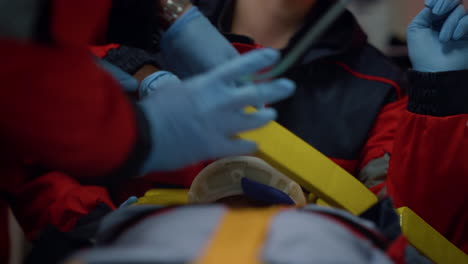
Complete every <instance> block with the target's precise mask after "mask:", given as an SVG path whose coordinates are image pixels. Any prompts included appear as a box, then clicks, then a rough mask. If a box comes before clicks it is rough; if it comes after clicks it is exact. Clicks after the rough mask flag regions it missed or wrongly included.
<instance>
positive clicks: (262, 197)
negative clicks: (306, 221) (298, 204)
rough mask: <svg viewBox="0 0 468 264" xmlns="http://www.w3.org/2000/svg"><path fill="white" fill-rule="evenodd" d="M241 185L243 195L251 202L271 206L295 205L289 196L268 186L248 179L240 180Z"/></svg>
mask: <svg viewBox="0 0 468 264" xmlns="http://www.w3.org/2000/svg"><path fill="white" fill-rule="evenodd" d="M241 185H242V190H243V191H244V195H245V196H247V197H249V198H250V199H252V200H255V201H260V202H265V203H270V204H272V205H274V204H287V205H294V204H295V202H294V201H293V199H291V197H289V195H287V194H286V193H284V192H282V191H280V190H278V189H275V188H273V187H270V186H268V185H265V184H261V183H258V182H256V181H253V180H250V179H248V178H242V180H241Z"/></svg>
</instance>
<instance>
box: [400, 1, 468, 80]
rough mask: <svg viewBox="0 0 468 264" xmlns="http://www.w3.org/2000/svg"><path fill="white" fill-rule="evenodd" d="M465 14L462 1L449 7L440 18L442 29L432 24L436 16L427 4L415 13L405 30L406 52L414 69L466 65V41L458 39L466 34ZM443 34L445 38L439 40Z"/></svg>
mask: <svg viewBox="0 0 468 264" xmlns="http://www.w3.org/2000/svg"><path fill="white" fill-rule="evenodd" d="M436 1H442V0H436ZM445 1H446V0H445ZM465 14H466V12H465V10H464V7H463V6H462V5H460V6H458V7H457V8H455V9H453V11H451V12H450V14H449V15H448V16H446V17H445V18H443V19H444V20H443V26H442V29H441V30H440V31H438V30H437V28H436V27H435V26H434V25H435V24H437V23H438V22H439V21H440V19H441V17H440V16H436V15H434V14H433V13H432V11H431V9H430V8H427V7H426V8H424V9H423V11H422V12H421V13H419V15H418V16H417V17H416V18H415V19H414V20H413V22H411V24H410V26H409V27H408V32H407V38H408V48H409V55H410V58H411V61H412V62H413V68H414V69H415V70H417V71H420V72H442V71H456V70H463V69H468V41H466V40H460V39H461V38H463V37H465V36H467V35H468V19H467V17H466V16H465ZM442 35H443V36H442ZM446 36H449V37H446ZM447 38H448V39H449V40H448V41H447V42H443V41H441V40H440V39H443V40H445V39H447Z"/></svg>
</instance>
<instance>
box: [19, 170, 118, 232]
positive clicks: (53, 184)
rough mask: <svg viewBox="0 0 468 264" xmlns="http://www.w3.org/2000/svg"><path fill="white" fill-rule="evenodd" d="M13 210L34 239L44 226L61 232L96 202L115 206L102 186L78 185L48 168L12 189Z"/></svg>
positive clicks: (67, 229) (90, 209) (91, 208)
mask: <svg viewBox="0 0 468 264" xmlns="http://www.w3.org/2000/svg"><path fill="white" fill-rule="evenodd" d="M15 195H16V199H15V202H14V206H13V209H14V212H15V215H16V217H17V219H18V221H19V222H20V224H21V226H22V228H23V230H24V232H25V234H26V236H27V237H28V238H29V239H34V238H35V237H36V236H37V235H38V233H39V232H40V231H41V230H43V229H44V228H45V227H46V226H49V225H51V226H54V227H56V228H57V229H59V230H60V231H62V232H67V231H70V230H71V229H72V228H74V227H75V225H76V222H77V220H78V219H80V218H82V217H84V216H86V215H88V214H89V213H90V212H91V211H93V210H94V209H95V208H96V207H97V206H98V205H99V204H101V203H104V204H106V205H107V206H108V207H109V208H110V209H115V206H114V204H113V203H112V201H111V199H110V197H109V194H108V192H107V190H106V188H104V187H100V186H86V185H81V184H80V183H79V182H78V181H76V180H75V179H73V178H72V177H70V176H68V175H66V174H64V173H60V172H51V173H47V174H44V175H42V176H41V177H38V178H36V179H34V180H31V181H29V182H27V183H26V184H24V185H23V186H21V187H20V188H18V189H17V190H16V192H15Z"/></svg>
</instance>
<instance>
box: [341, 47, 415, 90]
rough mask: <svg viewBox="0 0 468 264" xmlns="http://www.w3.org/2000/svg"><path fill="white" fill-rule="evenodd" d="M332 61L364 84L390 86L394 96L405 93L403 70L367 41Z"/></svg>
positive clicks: (405, 83)
mask: <svg viewBox="0 0 468 264" xmlns="http://www.w3.org/2000/svg"><path fill="white" fill-rule="evenodd" d="M334 63H335V64H336V65H337V66H338V67H341V68H342V69H343V70H345V71H347V72H348V73H350V74H352V75H353V76H354V77H355V78H357V79H359V80H362V81H365V84H366V86H372V87H374V86H375V87H377V86H382V85H383V86H385V87H388V88H391V89H390V90H389V91H392V93H393V94H394V95H393V96H392V97H394V98H401V97H402V96H404V95H405V94H406V90H407V86H408V85H407V81H406V75H405V71H404V70H403V69H401V68H400V67H398V66H397V65H396V64H395V63H393V62H392V60H391V59H390V58H389V57H387V56H386V55H384V54H383V53H382V52H381V51H379V50H378V49H377V48H375V47H374V46H372V45H371V44H369V43H365V44H363V45H361V46H359V47H357V48H352V49H350V50H349V51H348V52H346V54H342V55H341V56H338V57H336V61H334ZM375 84H379V85H377V86H376V85H375Z"/></svg>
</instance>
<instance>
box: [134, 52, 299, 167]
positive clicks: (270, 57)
mask: <svg viewBox="0 0 468 264" xmlns="http://www.w3.org/2000/svg"><path fill="white" fill-rule="evenodd" d="M278 58H279V53H278V52H276V51H273V50H268V49H266V50H258V51H254V52H251V53H249V54H246V55H244V56H241V57H239V58H236V59H234V60H232V61H231V62H229V63H227V64H225V65H221V66H219V67H217V68H216V69H215V70H213V71H210V72H208V73H206V74H203V75H200V76H197V77H195V78H192V79H189V80H187V81H185V82H182V83H181V84H178V85H169V86H166V87H162V88H160V89H158V91H157V93H155V94H154V95H151V96H150V97H148V98H145V99H144V100H142V101H141V103H140V106H141V108H142V110H143V111H144V112H145V114H146V116H147V118H148V120H149V124H150V128H151V133H152V135H153V150H152V152H151V154H150V157H149V159H148V161H147V162H146V164H145V167H144V169H143V173H145V172H150V171H167V170H174V169H178V168H181V167H184V166H187V165H190V164H192V163H195V162H199V161H203V160H209V159H215V158H221V157H226V156H236V155H245V154H251V153H252V152H254V151H255V150H256V144H255V143H254V142H250V141H245V140H241V139H237V138H235V137H234V136H235V135H237V134H238V133H239V132H242V131H245V130H248V129H254V128H258V127H261V126H263V125H265V124H266V123H268V122H270V121H272V120H273V119H274V118H275V117H276V112H275V111H274V110H273V109H261V110H260V111H258V112H256V113H251V114H246V113H245V112H244V107H245V106H247V105H249V104H251V103H252V102H256V103H261V104H266V103H268V102H276V101H278V100H281V99H284V98H286V97H288V96H290V95H291V94H292V93H293V92H294V89H295V86H294V84H293V83H292V82H290V81H286V80H278V81H270V82H265V83H261V84H253V83H246V84H245V85H243V86H241V87H239V86H237V85H235V83H236V82H235V80H238V79H240V78H242V77H243V76H245V75H246V74H253V73H255V72H257V71H259V70H260V69H263V68H266V67H268V66H271V65H272V64H273V63H275V62H276V61H277V60H278ZM246 94H248V96H246Z"/></svg>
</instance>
